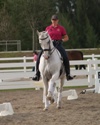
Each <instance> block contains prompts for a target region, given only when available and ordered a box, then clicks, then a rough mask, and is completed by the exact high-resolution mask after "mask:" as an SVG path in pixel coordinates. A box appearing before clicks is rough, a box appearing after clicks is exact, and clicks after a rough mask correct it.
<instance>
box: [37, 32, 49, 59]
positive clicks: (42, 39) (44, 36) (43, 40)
mask: <svg viewBox="0 0 100 125" xmlns="http://www.w3.org/2000/svg"><path fill="white" fill-rule="evenodd" d="M38 35H39V43H40V45H41V48H42V49H43V56H44V58H45V59H48V58H49V57H50V50H51V48H50V36H49V35H48V32H46V31H43V32H38Z"/></svg>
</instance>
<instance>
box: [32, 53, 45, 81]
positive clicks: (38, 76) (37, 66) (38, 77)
mask: <svg viewBox="0 0 100 125" xmlns="http://www.w3.org/2000/svg"><path fill="white" fill-rule="evenodd" d="M42 52H43V51H41V52H40V53H39V55H38V59H37V61H36V74H35V76H34V77H33V78H32V79H33V80H35V81H39V80H40V71H39V63H40V57H41V55H42Z"/></svg>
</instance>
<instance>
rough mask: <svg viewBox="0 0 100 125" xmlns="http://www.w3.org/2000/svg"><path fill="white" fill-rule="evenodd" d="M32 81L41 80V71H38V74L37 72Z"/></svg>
mask: <svg viewBox="0 0 100 125" xmlns="http://www.w3.org/2000/svg"><path fill="white" fill-rule="evenodd" d="M32 80H34V81H39V80H40V71H39V70H37V72H36V74H35V76H34V77H33V78H32Z"/></svg>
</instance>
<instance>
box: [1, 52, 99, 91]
mask: <svg viewBox="0 0 100 125" xmlns="http://www.w3.org/2000/svg"><path fill="white" fill-rule="evenodd" d="M97 58H100V55H94V54H92V55H84V60H81V61H80V60H75V61H70V66H71V74H72V75H76V76H77V75H78V76H82V75H85V76H86V77H85V78H83V79H80V78H79V79H74V80H71V81H66V82H65V86H79V85H87V86H88V87H92V86H93V85H94V84H95V74H96V71H97V70H99V69H100V68H99V64H100V60H99V59H97ZM74 65H86V67H87V68H86V70H83V69H82V70H75V68H73V66H74ZM33 66H34V67H35V63H34V62H33V57H25V56H24V57H17V58H0V79H1V80H2V79H3V80H6V79H17V78H23V77H33V75H34V73H35V72H33V71H32V68H33ZM21 82H22V81H21ZM21 82H20V86H18V85H19V82H11V83H8V82H5V83H4V82H3V83H2V82H1V83H0V89H7V88H8V89H10V88H14V86H15V88H19V87H22V86H23V87H28V88H30V87H33V81H26V82H25V81H24V82H22V84H21ZM28 83H29V84H28ZM9 84H11V85H10V86H8V85H9ZM15 84H16V85H15ZM26 84H27V85H26ZM13 85H14V86H13ZM24 85H25V86H24ZM23 87H22V88H23Z"/></svg>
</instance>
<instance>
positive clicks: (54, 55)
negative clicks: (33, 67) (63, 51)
mask: <svg viewBox="0 0 100 125" xmlns="http://www.w3.org/2000/svg"><path fill="white" fill-rule="evenodd" d="M37 32H38V31H37ZM38 36H39V43H40V46H41V48H42V50H43V54H42V56H41V58H40V64H39V71H40V73H41V77H42V80H43V83H44V102H45V108H44V110H47V109H48V106H49V101H50V102H51V103H53V102H54V96H53V95H54V90H55V85H56V84H55V82H56V81H57V80H58V79H60V84H59V89H58V98H57V108H58V109H59V108H61V93H62V89H63V84H64V79H65V69H64V66H63V61H62V60H61V55H60V53H59V51H58V50H57V49H56V48H55V47H54V45H53V41H52V40H51V38H50V36H49V34H48V32H47V31H43V32H38Z"/></svg>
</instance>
